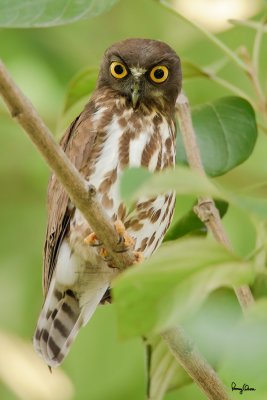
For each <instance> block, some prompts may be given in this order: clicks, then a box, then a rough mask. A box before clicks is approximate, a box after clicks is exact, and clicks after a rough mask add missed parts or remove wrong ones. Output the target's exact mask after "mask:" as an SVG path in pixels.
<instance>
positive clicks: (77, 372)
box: [0, 0, 267, 400]
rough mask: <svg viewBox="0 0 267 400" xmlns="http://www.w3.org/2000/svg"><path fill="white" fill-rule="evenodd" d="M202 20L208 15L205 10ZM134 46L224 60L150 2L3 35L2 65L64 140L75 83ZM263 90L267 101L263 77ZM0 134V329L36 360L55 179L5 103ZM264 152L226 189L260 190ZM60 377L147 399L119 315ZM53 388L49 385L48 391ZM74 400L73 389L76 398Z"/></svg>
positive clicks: (264, 63) (239, 35)
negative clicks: (106, 56) (146, 41)
mask: <svg viewBox="0 0 267 400" xmlns="http://www.w3.org/2000/svg"><path fill="white" fill-rule="evenodd" d="M233 1H234V0H233ZM250 1H251V0H250ZM187 3H191V6H192V8H194V4H195V2H194V1H192V0H191V1H189V0H188V1H187ZM262 9H263V3H262V2H260V1H259V8H258V11H259V12H262ZM202 12H203V13H205V9H204V8H203V11H202ZM256 18H258V16H257V17H256ZM218 34H219V37H220V38H221V39H222V40H223V41H225V43H227V44H228V45H229V46H230V47H231V48H233V49H236V48H237V47H239V46H240V45H242V44H245V45H246V46H247V47H248V48H249V49H250V48H251V46H252V43H253V39H254V35H255V33H254V31H253V30H252V29H247V28H244V27H235V28H233V29H230V30H223V31H222V32H219V33H218ZM127 37H146V38H154V39H160V40H163V41H166V42H167V43H168V44H169V45H171V46H172V47H173V48H174V49H175V50H176V51H177V53H178V54H179V55H180V57H181V59H182V60H183V59H189V60H191V61H194V62H195V63H197V64H200V65H201V66H205V65H208V64H212V63H213V62H215V60H216V59H220V58H221V57H222V55H221V53H220V51H219V50H218V49H216V48H215V47H214V45H212V44H211V43H210V42H209V41H207V39H206V38H205V37H204V36H202V35H201V34H200V33H199V32H198V31H196V30H194V29H193V28H192V27H190V26H188V24H186V23H185V22H183V21H181V20H179V19H178V18H176V17H175V16H173V15H171V14H170V13H168V12H167V11H166V10H165V9H163V8H162V7H161V6H160V5H159V4H157V2H155V1H153V0H146V1H143V0H136V1H131V0H123V1H120V2H119V3H117V4H116V5H115V6H114V8H113V9H112V10H111V11H110V12H108V13H106V14H104V15H101V16H99V17H97V18H95V19H91V20H85V21H81V22H77V23H75V24H71V25H67V26H62V27H55V28H48V29H1V30H0V57H1V58H2V60H3V61H4V63H5V64H6V66H7V68H8V69H9V70H10V72H11V73H12V75H13V77H14V79H15V81H16V82H17V84H18V85H19V86H20V87H21V88H22V90H23V91H24V93H25V94H26V95H27V96H28V97H29V98H30V99H31V101H32V103H33V104H34V105H35V107H36V108H37V110H38V111H39V113H40V115H41V116H42V118H43V119H44V121H45V122H46V123H47V125H48V126H49V128H50V129H51V130H52V132H54V133H55V135H57V137H59V136H60V135H61V134H62V132H63V131H64V129H63V127H64V128H65V127H66V126H67V124H68V123H69V122H70V119H71V118H72V116H73V114H74V113H75V112H76V109H75V110H74V111H72V113H70V115H68V116H67V117H64V118H62V109H63V105H64V96H65V94H66V91H67V86H68V83H69V81H70V80H71V78H72V77H73V76H74V75H75V74H76V73H77V72H78V71H80V70H81V69H83V68H86V67H98V65H99V63H100V60H101V57H102V55H103V52H104V50H105V49H106V48H107V47H108V46H109V45H111V44H112V43H113V42H115V41H117V40H121V39H124V38H127ZM266 50H267V49H266V41H265V42H264V43H263V50H262V57H261V72H262V74H263V73H264V71H266V67H267V57H266V56H265V57H264V53H265V55H266ZM222 75H223V76H224V77H225V78H226V79H230V80H232V81H233V82H235V83H236V84H238V85H240V86H241V87H242V88H243V89H244V90H246V91H247V92H249V93H250V92H251V88H250V85H249V83H248V81H247V80H246V78H245V76H243V75H242V74H240V71H239V70H238V69H237V68H236V67H235V66H233V65H227V66H226V67H225V68H224V69H223V72H222ZM264 85H265V87H264V90H265V91H266V76H265V82H264ZM184 89H185V91H186V93H187V95H188V96H189V99H190V101H191V103H192V104H198V103H202V102H206V101H209V100H211V99H216V98H219V97H221V96H223V95H228V94H229V92H228V91H227V90H226V89H223V88H221V87H219V86H218V85H217V84H215V83H214V82H211V81H209V80H201V79H194V80H189V81H185V82H184ZM77 111H78V110H77ZM0 129H1V134H0V188H1V189H0V201H1V203H0V204H1V207H0V303H1V309H0V324H1V330H2V332H3V333H5V335H6V336H7V337H11V338H12V337H13V336H10V335H15V336H18V337H21V338H23V339H24V340H25V341H26V342H28V343H29V349H28V350H29V352H31V351H32V350H31V344H30V343H31V337H32V335H33V332H34V329H35V323H36V320H37V317H38V313H39V311H40V308H41V305H42V289H41V269H42V247H43V241H44V234H45V226H46V186H47V181H48V178H49V174H50V171H49V170H48V167H47V165H46V164H45V162H44V161H43V160H42V159H41V157H40V156H39V154H38V152H37V151H36V150H35V149H34V148H33V145H32V143H31V142H30V141H29V140H28V138H27V137H26V135H25V134H24V133H23V132H22V130H21V129H20V127H19V126H18V125H17V124H16V123H15V122H13V121H12V120H11V119H10V116H9V115H8V113H7V111H6V108H5V106H4V104H3V103H2V102H0ZM266 149H267V140H266V136H264V134H261V135H260V136H259V140H258V143H257V145H256V148H255V151H254V153H253V156H252V157H251V158H250V159H249V160H248V161H247V162H246V163H244V164H243V165H242V166H240V167H238V168H236V169H235V170H234V171H233V172H231V173H229V174H227V175H226V176H224V177H223V178H220V179H223V180H224V181H227V183H228V184H229V185H231V184H234V185H237V182H238V185H240V187H242V185H243V184H244V182H246V184H247V183H251V184H254V183H256V182H257V181H258V180H259V181H260V180H262V178H264V177H266V174H267V163H266ZM230 213H232V217H231V218H228V219H227V217H226V218H225V226H226V228H227V229H228V232H229V233H230V236H231V239H232V241H233V243H234V246H235V248H236V249H237V251H238V252H239V253H240V254H244V253H246V252H249V250H250V249H251V248H253V240H254V239H255V234H254V228H253V226H252V225H251V223H250V222H249V221H248V220H246V218H245V217H244V216H243V215H240V212H237V211H235V210H230ZM233 214H234V218H233ZM234 220H235V221H236V222H235V224H236V225H235V227H236V229H235V231H234V234H233V233H231V232H233V231H232V230H231V224H233V221H234ZM240 221H242V223H241V224H240ZM244 224H245V228H246V229H244ZM0 341H1V338H0ZM23 343H24V342H23ZM11 347H12V345H11ZM0 349H1V351H0V371H2V372H1V376H2V377H3V376H5V373H6V374H7V375H8V369H12V368H15V367H14V364H13V366H12V365H10V364H9V363H8V362H7V359H8V357H9V348H8V347H6V346H3V343H2V345H1V346H0ZM27 354H28V353H27ZM26 357H27V356H26ZM35 362H37V361H34V363H35ZM18 365H20V364H18ZM23 365H24V364H23ZM25 365H26V364H25ZM32 365H35V364H32ZM25 368H26V369H27V366H25ZM36 368H37V367H36ZM62 370H64V371H65V372H66V373H67V375H68V376H69V377H71V381H72V383H73V387H74V389H73V390H74V394H73V397H72V398H73V399H77V400H83V399H90V400H105V399H109V400H122V399H125V398H127V399H128V400H142V399H144V392H145V376H144V370H145V357H144V351H143V347H142V344H141V340H139V339H132V340H128V341H120V339H119V337H118V332H117V329H116V316H115V313H114V310H113V307H112V306H105V307H100V308H99V309H98V311H97V313H96V314H95V316H94V317H93V319H92V321H91V322H90V324H89V325H88V326H87V327H86V328H85V329H82V331H81V333H80V335H79V337H78V339H77V341H76V342H75V344H74V346H73V348H72V350H71V352H70V354H69V356H68V357H67V359H66V361H65V362H64V365H63V366H62ZM14 371H15V370H14ZM9 372H10V371H9ZM26 372H27V371H26V370H25V373H26ZM54 375H56V374H54ZM52 378H53V375H52ZM52 378H51V376H50V375H49V374H47V375H46V378H45V379H47V381H46V382H47V385H49V384H50V383H49V380H50V379H52ZM29 379H30V378H29ZM4 380H5V382H3V383H0V399H2V400H14V399H17V398H26V399H27V395H23V393H24V392H23V391H21V393H20V396H19V397H18V394H15V393H14V388H13V386H12V385H13V384H12V382H10V383H9V386H10V387H12V388H13V389H10V388H8V385H7V384H6V383H7V382H8V379H4ZM4 380H3V381H4ZM70 393H71V389H70V391H69V395H68V396H69V397H71V394H70ZM25 396H26V397H25ZM42 396H43V397H42ZM35 398H36V399H42V398H44V399H51V400H54V399H55V400H57V399H60V398H64V397H62V395H61V394H60V389H58V392H57V391H55V394H54V395H51V394H50V395H48V397H45V395H43V394H41V392H40V393H39V395H36V394H35V395H32V397H28V399H35ZM65 398H66V399H67V395H66V396H65ZM177 398H179V399H181V400H186V399H195V398H197V399H201V398H204V396H202V395H200V394H199V391H198V389H196V388H195V387H194V385H189V386H187V387H185V388H183V389H181V390H179V391H176V393H171V394H169V395H167V396H166V400H171V399H177ZM251 398H253V397H251Z"/></svg>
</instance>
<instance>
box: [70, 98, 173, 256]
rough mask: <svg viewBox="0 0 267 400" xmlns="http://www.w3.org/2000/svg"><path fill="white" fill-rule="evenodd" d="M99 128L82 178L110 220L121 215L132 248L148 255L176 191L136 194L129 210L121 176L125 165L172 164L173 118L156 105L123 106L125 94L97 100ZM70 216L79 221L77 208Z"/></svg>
mask: <svg viewBox="0 0 267 400" xmlns="http://www.w3.org/2000/svg"><path fill="white" fill-rule="evenodd" d="M93 125H94V129H95V130H96V131H97V132H98V133H97V137H96V141H95V144H94V148H93V151H92V153H91V156H90V160H88V165H87V171H86V179H87V180H88V181H89V182H90V184H92V185H94V186H95V188H96V190H97V194H98V199H99V201H100V202H101V204H102V206H103V207H104V209H105V211H106V212H107V214H108V215H109V216H110V218H111V219H112V220H114V221H115V220H116V219H120V220H122V221H123V222H124V223H125V226H126V227H127V230H128V232H129V233H130V234H131V236H132V237H133V238H134V239H135V243H136V244H135V248H136V250H138V251H142V252H143V253H144V255H145V256H146V257H147V256H149V255H150V254H151V253H152V252H153V251H154V250H155V249H156V248H157V247H158V246H159V244H160V243H161V241H162V239H163V236H164V233H165V232H166V230H167V228H168V226H169V224H170V220H171V217H172V214H173V208H174V205H175V194H174V193H173V192H170V193H166V194H164V195H159V196H157V197H155V198H153V199H148V198H140V199H139V200H138V202H137V204H136V206H135V209H134V210H133V211H132V212H131V214H127V211H126V208H125V205H124V204H123V202H122V200H121V197H120V188H119V181H120V177H121V175H122V173H123V170H125V168H129V167H145V168H148V169H149V170H150V171H151V172H154V171H160V170H162V169H164V168H168V167H173V166H174V164H175V123H174V121H173V120H172V119H171V118H167V117H165V116H163V115H162V114H160V113H159V112H156V111H153V110H152V111H150V112H144V110H142V109H138V110H133V109H132V108H127V107H125V102H124V99H122V98H121V99H120V100H117V101H116V102H115V106H114V101H113V107H112V109H111V107H110V104H105V103H104V104H103V103H101V102H100V104H99V105H98V109H97V111H96V112H95V114H94V117H93ZM74 220H75V222H76V223H77V224H81V222H82V221H83V217H82V215H81V214H80V213H79V212H78V211H76V213H75V216H74Z"/></svg>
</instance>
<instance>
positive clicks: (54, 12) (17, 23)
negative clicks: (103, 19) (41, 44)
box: [0, 0, 118, 28]
mask: <svg viewBox="0 0 267 400" xmlns="http://www.w3.org/2000/svg"><path fill="white" fill-rule="evenodd" d="M117 1H118V0H97V1H94V0H68V1H66V0H56V1H53V0H38V1H32V2H30V1H28V2H27V1H26V2H25V1H21V0H8V1H6V0H0V27H2V28H33V27H49V26H57V25H63V24H69V23H71V22H76V21H79V20H81V19H87V18H93V17H96V16H97V15H99V14H102V13H103V12H106V11H108V10H109V9H110V8H111V7H112V6H113V5H114V4H115V3H116V2H117Z"/></svg>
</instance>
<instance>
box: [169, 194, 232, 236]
mask: <svg viewBox="0 0 267 400" xmlns="http://www.w3.org/2000/svg"><path fill="white" fill-rule="evenodd" d="M215 205H216V207H217V208H218V210H219V212H220V216H221V218H222V217H223V216H224V215H225V213H226V211H227V209H228V203H227V202H225V201H223V200H217V201H215ZM201 230H202V231H206V227H205V224H204V223H203V222H202V221H201V220H200V219H199V217H198V216H197V215H196V213H195V212H194V211H193V210H190V211H188V213H186V214H185V215H184V216H183V217H182V218H181V219H179V220H178V221H176V222H175V224H173V225H171V226H170V229H169V230H168V232H167V234H166V235H165V238H164V241H165V242H167V241H169V240H175V239H178V238H180V237H182V236H185V235H187V234H188V233H190V232H195V231H201Z"/></svg>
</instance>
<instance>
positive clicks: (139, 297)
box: [113, 238, 253, 337]
mask: <svg viewBox="0 0 267 400" xmlns="http://www.w3.org/2000/svg"><path fill="white" fill-rule="evenodd" d="M252 276H253V273H252V268H251V265H250V264H249V263H245V262H243V261H240V260H239V259H238V258H237V257H235V256H234V255H233V254H231V253H230V252H228V251H227V250H226V249H225V248H223V247H221V246H219V244H217V243H215V242H213V241H209V240H207V239H200V238H199V239H193V238H187V239H183V240H179V241H175V242H168V243H166V244H165V245H163V246H162V247H161V248H160V249H159V250H158V251H157V253H156V254H155V255H154V256H152V257H151V259H149V260H148V261H146V262H145V263H143V264H142V265H140V266H135V267H134V268H130V269H129V270H127V271H126V272H125V273H124V274H123V275H121V276H120V277H118V279H117V280H116V281H115V285H114V291H113V295H114V300H115V302H114V304H115V308H116V311H117V314H118V319H119V329H120V333H121V335H122V336H123V337H128V336H134V335H140V334H145V335H146V334H149V333H159V332H161V331H162V330H164V329H166V328H167V327H169V326H172V325H174V324H175V323H177V322H181V321H183V320H185V319H186V318H188V317H189V316H192V315H193V314H194V313H195V312H196V311H197V310H198V308H199V307H200V305H201V304H202V303H203V301H204V300H205V298H206V297H207V296H208V295H209V293H211V292H212V291H213V290H215V289H217V288H219V287H221V286H232V285H241V284H244V283H248V282H249V281H250V280H251V279H252ZM129 310H130V312H129Z"/></svg>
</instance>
